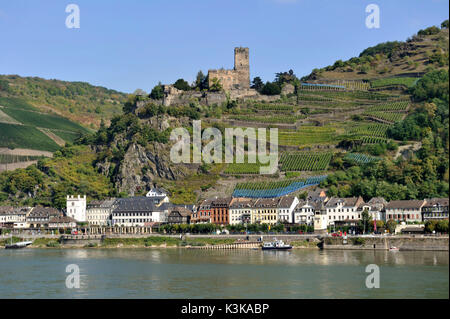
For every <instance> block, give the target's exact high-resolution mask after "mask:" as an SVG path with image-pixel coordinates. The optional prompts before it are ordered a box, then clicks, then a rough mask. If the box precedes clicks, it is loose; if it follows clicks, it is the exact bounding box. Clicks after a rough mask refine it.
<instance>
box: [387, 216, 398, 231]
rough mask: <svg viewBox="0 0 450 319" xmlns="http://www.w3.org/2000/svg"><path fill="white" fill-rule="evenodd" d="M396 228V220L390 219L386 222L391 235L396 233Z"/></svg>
mask: <svg viewBox="0 0 450 319" xmlns="http://www.w3.org/2000/svg"><path fill="white" fill-rule="evenodd" d="M396 226H397V222H396V221H395V220H392V219H390V220H388V221H387V222H386V228H387V229H388V230H389V233H390V234H394V233H395V227H396Z"/></svg>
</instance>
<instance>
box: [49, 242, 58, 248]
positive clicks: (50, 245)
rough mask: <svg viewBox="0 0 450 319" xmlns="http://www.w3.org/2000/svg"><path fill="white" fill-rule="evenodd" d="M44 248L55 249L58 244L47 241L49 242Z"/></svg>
mask: <svg viewBox="0 0 450 319" xmlns="http://www.w3.org/2000/svg"><path fill="white" fill-rule="evenodd" d="M46 246H47V247H50V248H56V247H59V246H60V244H59V243H58V242H57V241H49V242H48V243H47V244H46Z"/></svg>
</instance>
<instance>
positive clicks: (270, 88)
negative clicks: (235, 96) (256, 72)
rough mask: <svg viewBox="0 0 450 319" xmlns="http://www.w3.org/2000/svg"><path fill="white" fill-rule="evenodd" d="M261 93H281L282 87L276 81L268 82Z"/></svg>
mask: <svg viewBox="0 0 450 319" xmlns="http://www.w3.org/2000/svg"><path fill="white" fill-rule="evenodd" d="M261 93H262V94H264V95H278V94H280V93H281V87H280V86H279V85H278V84H276V83H273V82H266V84H265V85H264V87H263V88H262V90H261Z"/></svg>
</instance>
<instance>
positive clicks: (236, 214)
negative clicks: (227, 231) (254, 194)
mask: <svg viewBox="0 0 450 319" xmlns="http://www.w3.org/2000/svg"><path fill="white" fill-rule="evenodd" d="M253 203H254V200H252V199H250V198H234V199H233V201H232V202H231V205H230V208H229V212H230V225H237V224H244V223H250V221H251V214H252V207H253Z"/></svg>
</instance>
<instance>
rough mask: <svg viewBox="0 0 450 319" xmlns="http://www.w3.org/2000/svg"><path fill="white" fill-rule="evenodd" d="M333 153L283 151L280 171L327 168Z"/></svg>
mask: <svg viewBox="0 0 450 319" xmlns="http://www.w3.org/2000/svg"><path fill="white" fill-rule="evenodd" d="M332 156H333V153H312V152H301V153H283V155H282V156H281V159H280V164H281V170H282V171H321V170H326V169H327V168H328V164H329V163H330V161H331V158H332Z"/></svg>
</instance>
